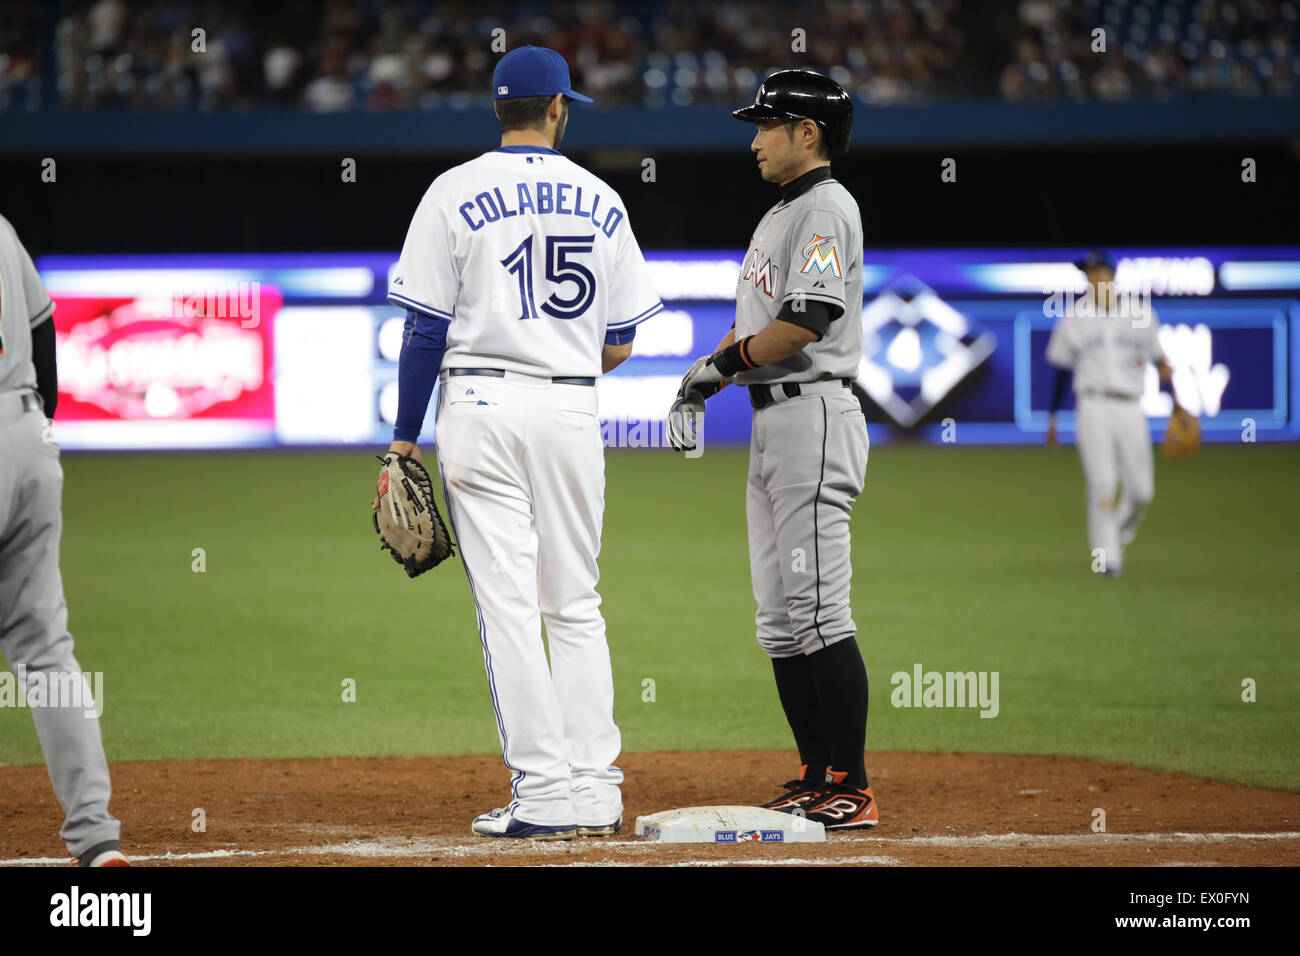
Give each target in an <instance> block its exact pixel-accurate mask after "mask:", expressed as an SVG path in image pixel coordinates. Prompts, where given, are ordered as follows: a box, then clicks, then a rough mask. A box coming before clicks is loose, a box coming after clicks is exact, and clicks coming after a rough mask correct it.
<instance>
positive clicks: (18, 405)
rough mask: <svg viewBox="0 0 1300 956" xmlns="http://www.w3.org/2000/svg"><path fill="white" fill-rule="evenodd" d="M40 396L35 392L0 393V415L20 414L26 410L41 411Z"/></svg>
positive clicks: (42, 409)
mask: <svg viewBox="0 0 1300 956" xmlns="http://www.w3.org/2000/svg"><path fill="white" fill-rule="evenodd" d="M44 408H45V407H44V406H43V405H42V404H41V397H40V396H39V395H37V394H36V393H35V392H29V391H25V390H24V391H22V392H2V393H0V416H9V415H22V414H24V413H26V412H43V411H44Z"/></svg>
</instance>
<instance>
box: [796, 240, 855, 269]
mask: <svg viewBox="0 0 1300 956" xmlns="http://www.w3.org/2000/svg"><path fill="white" fill-rule="evenodd" d="M802 254H803V256H804V262H803V268H802V269H800V270H799V273H800V274H801V275H811V274H812V271H813V270H814V269H816V270H817V271H818V272H819V273H821V274H822V275H825V274H826V270H828V269H829V270H830V273H831V275H833V276H834V277H835V278H837V279H843V278H844V270H843V269H841V268H840V256H839V253H838V252H836V251H835V239H834V237H832V236H819V235H817V234H816V233H813V237H812V238H811V239H809V240H808V243H807V245H805V246H804V247H803V253H802Z"/></svg>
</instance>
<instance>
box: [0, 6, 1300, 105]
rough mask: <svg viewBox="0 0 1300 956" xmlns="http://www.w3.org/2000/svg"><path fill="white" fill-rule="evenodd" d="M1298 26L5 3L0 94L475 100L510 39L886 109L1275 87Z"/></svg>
mask: <svg viewBox="0 0 1300 956" xmlns="http://www.w3.org/2000/svg"><path fill="white" fill-rule="evenodd" d="M999 10H1000V11H1001V13H1002V15H1003V19H1004V21H1005V24H1006V31H1005V32H1004V33H1002V34H997V35H994V37H993V38H991V37H990V31H989V30H987V29H970V27H971V26H972V25H974V26H979V25H978V24H972V21H971V18H972V17H988V16H992V15H993V14H992V13H990V11H995V12H996V11H999ZM1098 28H1101V29H1103V30H1104V35H1105V47H1104V49H1103V50H1101V51H1099V50H1098V49H1097V39H1096V33H1095V31H1096V30H1097V29H1098ZM973 34H974V35H976V36H977V38H976V39H972V35H973ZM1296 37H1297V18H1296V3H1295V2H1293V0H1238V2H1233V3H1224V2H1215V0H1023V2H1020V3H1019V4H1018V5H1017V4H1016V3H1015V2H1014V0H1003V2H999V0H994V2H992V3H988V4H985V3H978V4H969V3H968V4H966V5H964V6H963V5H962V4H961V3H959V0H812V2H802V3H791V4H777V3H770V2H760V0H717V2H714V3H709V4H701V3H698V2H694V0H580V2H574V3H568V2H551V3H539V2H525V3H519V2H510V3H506V2H499V0H461V2H456V3H434V2H430V0H357V2H349V0H285V2H275V3H256V2H252V0H48V2H39V0H5V3H4V4H3V8H0V111H2V110H6V109H27V110H33V109H41V108H44V107H49V106H55V107H59V108H63V109H68V110H98V109H128V110H153V111H161V110H191V109H199V110H224V109H236V110H242V109H261V108H295V109H304V110H309V111H315V112H330V111H342V110H354V109H367V110H389V109H405V110H409V109H426V108H436V107H441V106H452V107H465V108H470V107H475V106H479V105H481V104H482V103H483V102H484V101H485V100H486V98H487V96H488V91H489V89H490V79H491V73H492V67H493V64H494V63H495V61H496V59H497V57H498V56H499V52H500V51H501V50H503V49H505V48H513V47H515V46H519V45H521V44H524V43H538V44H544V45H546V46H550V47H554V48H555V49H558V50H559V51H560V52H562V53H563V54H564V55H565V56H566V57H567V58H568V60H569V62H570V63H571V65H572V68H573V74H574V84H575V88H576V89H579V90H581V91H583V92H585V93H587V94H588V95H590V96H592V97H594V98H595V99H596V101H597V104H598V105H599V106H601V107H621V106H649V107H665V106H691V105H707V106H713V107H718V106H727V105H734V104H736V103H740V102H744V101H745V100H747V99H748V98H749V97H751V96H752V94H753V90H754V89H755V87H756V86H757V84H758V82H759V81H760V80H761V79H762V78H763V76H764V75H766V74H767V73H768V72H770V71H771V70H773V69H779V68H784V67H793V66H813V67H816V68H819V69H821V70H824V71H825V72H827V73H828V74H829V75H830V76H832V77H833V78H834V79H835V80H837V81H838V82H839V83H840V84H841V85H843V86H845V87H846V88H848V89H849V90H850V91H851V92H852V93H853V94H854V95H855V96H856V97H857V98H858V99H860V100H862V101H864V102H867V103H872V104H881V105H892V104H908V103H931V102H939V101H950V100H954V99H963V98H979V97H984V98H988V97H996V96H1001V97H1002V98H1004V99H1007V100H1012V101H1022V100H1049V101H1050V100H1061V99H1102V100H1121V99H1130V98H1143V97H1160V98H1167V97H1174V96H1183V95H1192V94H1197V93H1202V92H1213V91H1220V92H1224V93H1228V94H1234V95H1288V94H1291V93H1293V92H1296V89H1297V82H1300V51H1297V47H1296Z"/></svg>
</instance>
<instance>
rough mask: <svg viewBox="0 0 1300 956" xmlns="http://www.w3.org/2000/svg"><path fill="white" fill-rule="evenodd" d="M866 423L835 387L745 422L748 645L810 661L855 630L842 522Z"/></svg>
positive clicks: (853, 494)
mask: <svg viewBox="0 0 1300 956" xmlns="http://www.w3.org/2000/svg"><path fill="white" fill-rule="evenodd" d="M868 447H869V442H868V439H867V423H866V419H865V418H864V417H863V415H862V410H861V407H860V406H859V405H858V400H857V399H856V398H855V397H854V396H853V393H852V392H851V391H850V390H848V389H846V388H844V387H843V386H842V385H841V384H840V383H839V382H817V383H813V384H812V385H805V386H803V394H801V395H799V396H797V397H794V398H786V399H785V400H784V401H779V402H777V403H776V404H773V405H768V406H767V407H765V408H761V409H759V410H757V411H756V412H755V413H754V424H753V431H752V434H751V436H750V444H749V488H748V495H747V502H746V513H747V515H748V519H749V567H750V577H751V579H752V582H753V587H754V600H755V601H756V602H757V603H758V612H757V615H756V617H755V620H756V623H757V626H758V628H757V634H758V643H759V644H761V645H762V647H763V650H765V651H767V653H768V655H769V656H770V657H794V656H795V655H797V654H811V653H814V652H816V651H819V650H821V649H822V648H824V647H829V646H830V645H832V644H834V643H835V642H837V641H842V640H844V639H845V638H848V637H852V636H853V634H854V633H855V631H856V629H857V628H856V626H855V625H854V623H853V618H852V616H851V612H850V586H851V584H852V580H853V567H852V562H851V558H850V541H849V517H850V515H851V514H852V511H853V502H854V500H855V499H856V498H857V497H858V495H860V494H861V493H862V488H863V484H864V483H865V481H866V471H867V451H868Z"/></svg>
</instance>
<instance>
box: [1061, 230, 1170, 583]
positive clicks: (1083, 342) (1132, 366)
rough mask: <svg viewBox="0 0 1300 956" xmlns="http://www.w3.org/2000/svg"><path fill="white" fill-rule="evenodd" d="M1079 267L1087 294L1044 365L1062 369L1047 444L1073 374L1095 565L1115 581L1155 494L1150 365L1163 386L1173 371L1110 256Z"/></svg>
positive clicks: (1093, 256) (1144, 307)
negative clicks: (1122, 288) (1145, 400)
mask: <svg viewBox="0 0 1300 956" xmlns="http://www.w3.org/2000/svg"><path fill="white" fill-rule="evenodd" d="M1075 265H1076V266H1077V267H1078V268H1079V269H1080V270H1082V271H1083V272H1084V274H1085V275H1086V276H1087V277H1088V291H1087V293H1086V295H1085V296H1084V297H1083V298H1082V299H1080V300H1079V301H1078V302H1077V303H1075V304H1074V306H1073V308H1071V309H1070V310H1068V311H1067V313H1066V314H1065V315H1064V316H1062V317H1061V318H1060V319H1058V320H1057V323H1056V326H1055V328H1053V329H1052V335H1051V338H1050V339H1048V342H1047V360H1048V361H1049V362H1051V363H1052V364H1053V365H1055V366H1057V368H1058V369H1059V370H1060V371H1059V372H1058V373H1057V376H1056V381H1055V383H1054V385H1053V389H1052V399H1051V404H1050V407H1049V418H1048V426H1047V440H1048V443H1049V444H1055V443H1056V411H1057V409H1058V408H1059V407H1060V404H1061V399H1062V398H1063V397H1064V393H1065V388H1066V384H1067V380H1068V378H1069V372H1070V371H1071V370H1073V372H1074V393H1075V419H1076V423H1077V425H1076V429H1077V434H1078V443H1079V458H1080V460H1081V461H1082V462H1083V475H1084V480H1085V482H1086V483H1087V489H1088V490H1087V494H1088V546H1089V548H1090V549H1091V559H1092V563H1091V566H1092V570H1093V571H1094V572H1096V573H1098V574H1104V575H1106V576H1107V577H1112V578H1115V577H1119V575H1120V574H1121V573H1122V572H1123V570H1124V549H1125V548H1126V547H1128V545H1129V544H1130V543H1132V541H1133V539H1134V537H1135V536H1136V535H1137V530H1138V525H1139V524H1141V522H1142V516H1143V515H1144V514H1146V510H1147V507H1148V506H1149V505H1150V504H1151V499H1152V498H1153V497H1154V496H1155V477H1154V468H1153V463H1152V454H1151V435H1150V432H1149V431H1148V427H1147V418H1146V415H1144V414H1143V412H1142V407H1141V398H1142V392H1143V389H1144V388H1145V385H1146V370H1147V363H1148V362H1154V363H1155V364H1156V368H1157V370H1158V371H1159V375H1160V380H1161V382H1162V383H1163V384H1168V383H1169V381H1170V368H1169V364H1168V362H1166V361H1165V357H1164V352H1163V350H1162V349H1161V347H1160V322H1159V320H1158V319H1157V318H1156V314H1155V311H1154V310H1153V309H1152V308H1151V307H1150V303H1149V302H1147V301H1145V300H1143V299H1141V298H1138V297H1134V296H1128V295H1122V294H1119V293H1117V292H1116V286H1115V264H1114V262H1113V261H1112V260H1111V258H1110V256H1109V255H1108V254H1107V253H1106V252H1104V251H1103V250H1100V249H1096V250H1093V251H1092V252H1089V253H1088V254H1087V256H1085V257H1084V258H1083V259H1081V260H1080V261H1078V262H1076V263H1075Z"/></svg>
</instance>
